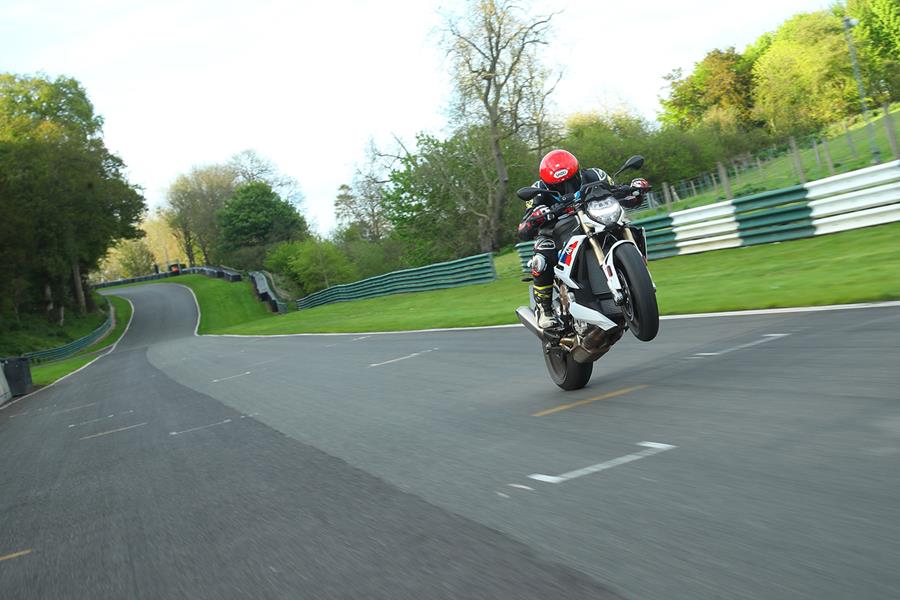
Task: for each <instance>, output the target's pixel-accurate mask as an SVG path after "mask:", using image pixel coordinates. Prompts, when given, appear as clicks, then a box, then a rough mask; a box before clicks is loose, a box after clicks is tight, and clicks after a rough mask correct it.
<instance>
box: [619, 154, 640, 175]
mask: <svg viewBox="0 0 900 600" xmlns="http://www.w3.org/2000/svg"><path fill="white" fill-rule="evenodd" d="M643 165H644V157H643V156H641V155H640V154H635V155H634V156H632V157H631V158H629V159H628V160H626V161H625V164H624V165H622V168H621V169H619V170H618V171H616V172H615V174H614V175H613V177H615V176H616V175H618V174H619V173H621V172H622V171H626V170H628V169H640V168H641V167H642V166H643Z"/></svg>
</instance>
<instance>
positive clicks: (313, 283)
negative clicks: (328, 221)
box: [266, 237, 356, 295]
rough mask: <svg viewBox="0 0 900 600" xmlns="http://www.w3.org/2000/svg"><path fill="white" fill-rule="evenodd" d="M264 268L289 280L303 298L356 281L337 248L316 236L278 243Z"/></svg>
mask: <svg viewBox="0 0 900 600" xmlns="http://www.w3.org/2000/svg"><path fill="white" fill-rule="evenodd" d="M266 267H267V268H268V269H270V270H271V271H273V272H275V273H279V274H281V275H284V276H286V277H288V278H289V279H290V280H291V281H292V282H293V283H294V284H295V285H296V286H297V287H298V288H299V289H300V291H301V293H303V294H304V295H308V294H311V293H313V292H316V291H319V290H321V289H325V288H327V287H331V286H333V285H338V284H340V283H346V282H348V281H352V280H353V279H355V278H356V272H355V270H354V269H353V266H352V265H351V264H350V261H349V260H348V259H347V257H346V256H345V255H344V254H343V253H342V252H341V251H340V249H339V248H338V247H337V245H335V244H334V243H333V242H330V241H327V240H322V239H319V238H315V237H310V238H308V239H306V240H304V241H302V242H284V243H281V244H278V245H277V246H275V247H274V248H272V250H271V251H270V252H269V255H268V257H267V258H266Z"/></svg>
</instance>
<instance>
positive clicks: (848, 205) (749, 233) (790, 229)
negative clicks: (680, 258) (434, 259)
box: [516, 160, 900, 271]
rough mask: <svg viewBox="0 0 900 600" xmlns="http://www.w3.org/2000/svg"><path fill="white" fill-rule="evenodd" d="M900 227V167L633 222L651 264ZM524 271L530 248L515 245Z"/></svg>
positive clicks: (887, 166)
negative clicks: (893, 224)
mask: <svg viewBox="0 0 900 600" xmlns="http://www.w3.org/2000/svg"><path fill="white" fill-rule="evenodd" d="M894 221H900V161H897V160H895V161H891V162H887V163H883V164H880V165H875V166H872V167H866V168H865V169H859V170H857V171H851V172H849V173H843V174H841V175H835V176H834V177H828V178H826V179H819V180H816V181H811V182H809V183H807V184H804V185H796V186H793V187H789V188H784V189H780V190H772V191H769V192H761V193H759V194H753V195H750V196H743V197H741V198H735V199H734V200H731V201H725V202H717V203H715V204H710V205H707V206H700V207H697V208H689V209H687V210H680V211H677V212H673V213H670V214H667V215H659V216H654V217H649V218H646V219H640V220H637V221H634V223H633V224H634V225H637V226H639V227H643V228H644V232H645V234H646V237H647V251H648V256H649V258H650V259H651V260H653V259H658V258H666V257H669V256H677V255H681V254H695V253H698V252H708V251H710V250H722V249H725V248H738V247H741V246H752V245H755V244H767V243H770V242H783V241H787V240H794V239H799V238H806V237H812V236H816V235H824V234H828V233H835V232H838V231H846V230H849V229H858V228H860V227H869V226H871V225H881V224H884V223H891V222H894ZM516 249H517V250H518V252H519V257H520V259H521V261H522V270H523V271H527V267H526V263H527V261H528V260H529V259H530V258H531V255H532V248H531V242H526V243H522V244H517V245H516Z"/></svg>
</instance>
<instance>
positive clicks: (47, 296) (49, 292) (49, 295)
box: [44, 283, 54, 323]
mask: <svg viewBox="0 0 900 600" xmlns="http://www.w3.org/2000/svg"><path fill="white" fill-rule="evenodd" d="M44 300H45V301H46V302H47V308H45V309H44V310H45V312H46V313H47V321H48V322H49V323H52V322H53V309H54V306H53V289H52V288H51V287H50V284H49V283H45V284H44Z"/></svg>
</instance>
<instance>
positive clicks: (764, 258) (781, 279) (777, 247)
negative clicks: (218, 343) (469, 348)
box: [198, 223, 900, 334]
mask: <svg viewBox="0 0 900 600" xmlns="http://www.w3.org/2000/svg"><path fill="white" fill-rule="evenodd" d="M497 270H498V273H499V274H500V275H501V278H500V279H498V280H497V281H495V282H492V283H488V284H483V285H473V286H467V287H462V288H453V289H448V290H438V291H433V292H420V293H416V294H400V295H396V296H385V297H382V298H374V299H369V300H358V301H354V302H341V303H337V304H331V305H327V306H320V307H317V308H313V309H309V310H301V311H298V312H296V313H290V314H287V315H282V316H279V317H269V318H263V319H257V320H248V321H244V322H240V321H236V320H235V321H232V322H231V324H230V325H225V323H226V322H227V321H225V320H219V321H218V322H219V323H222V324H223V326H220V327H209V328H208V329H207V331H209V332H210V333H232V334H279V333H325V332H357V331H359V332H365V331H395V330H405V329H424V328H431V327H468V326H477V325H499V324H505V323H514V322H516V319H515V315H514V314H513V311H514V310H515V307H516V306H519V305H521V304H526V303H527V290H528V284H527V283H523V282H521V281H520V275H519V274H518V257H517V256H516V255H515V254H507V255H504V256H501V257H498V259H497ZM650 270H651V272H652V273H653V277H654V280H655V281H656V284H657V287H658V293H657V294H658V300H659V306H660V311H661V312H662V313H663V314H682V313H697V312H713V311H721V310H742V309H752V308H770V307H787V306H807V305H823V304H836V303H851V302H866V301H873V300H892V299H898V298H900V223H892V224H888V225H880V226H877V227H870V228H866V229H859V230H855V231H848V232H844V233H838V234H833V235H827V236H821V237H817V238H809V239H804V240H796V241H791V242H783V243H776V244H768V245H764V246H750V247H746V248H735V249H731V250H720V251H717V252H707V253H704V254H695V255H689V256H676V257H673V258H667V259H664V260H658V261H653V262H651V263H650ZM226 285H227V284H226ZM198 297H199V296H198ZM201 309H202V310H203V311H204V312H205V311H206V310H207V308H206V305H205V303H204V302H203V301H202V300H201ZM209 310H218V308H217V307H215V306H211V307H210V308H209Z"/></svg>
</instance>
